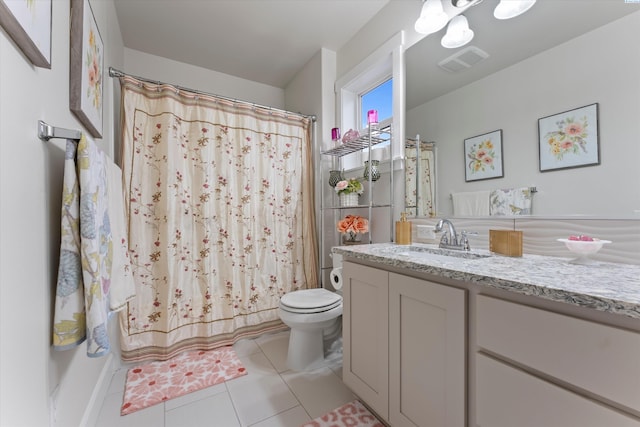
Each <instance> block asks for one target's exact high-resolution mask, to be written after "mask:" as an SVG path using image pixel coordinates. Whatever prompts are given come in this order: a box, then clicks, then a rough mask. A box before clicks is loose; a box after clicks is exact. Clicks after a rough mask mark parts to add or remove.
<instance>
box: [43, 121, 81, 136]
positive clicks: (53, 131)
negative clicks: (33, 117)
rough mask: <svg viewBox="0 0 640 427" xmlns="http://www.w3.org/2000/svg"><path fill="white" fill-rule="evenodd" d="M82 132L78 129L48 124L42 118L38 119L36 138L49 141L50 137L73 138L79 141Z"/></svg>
mask: <svg viewBox="0 0 640 427" xmlns="http://www.w3.org/2000/svg"><path fill="white" fill-rule="evenodd" d="M81 137H82V132H80V131H79V130H72V129H64V128H57V127H55V126H51V125H48V124H47V123H45V122H43V121H42V120H38V138H40V139H41V140H43V141H49V140H50V139H51V138H63V139H74V140H76V141H80V138H81Z"/></svg>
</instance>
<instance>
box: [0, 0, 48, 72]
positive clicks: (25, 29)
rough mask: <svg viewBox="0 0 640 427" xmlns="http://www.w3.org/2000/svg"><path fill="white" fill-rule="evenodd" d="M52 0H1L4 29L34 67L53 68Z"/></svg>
mask: <svg viewBox="0 0 640 427" xmlns="http://www.w3.org/2000/svg"><path fill="white" fill-rule="evenodd" d="M51 6H52V0H37V1H29V2H28V1H24V0H0V25H2V28H4V29H5V31H6V32H7V34H8V35H9V37H11V39H12V40H13V41H14V42H15V44H16V45H17V46H18V47H19V48H20V50H21V51H22V53H24V55H25V56H26V57H27V58H28V59H29V61H31V63H32V64H33V65H35V66H36V67H41V68H48V69H50V68H51Z"/></svg>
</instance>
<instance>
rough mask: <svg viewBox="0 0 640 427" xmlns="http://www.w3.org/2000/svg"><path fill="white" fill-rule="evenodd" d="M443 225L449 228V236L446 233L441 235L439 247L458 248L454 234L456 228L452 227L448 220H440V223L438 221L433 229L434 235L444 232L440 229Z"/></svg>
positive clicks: (456, 236) (456, 237)
mask: <svg viewBox="0 0 640 427" xmlns="http://www.w3.org/2000/svg"><path fill="white" fill-rule="evenodd" d="M445 225H446V226H448V227H449V234H448V235H447V233H446V232H445V233H444V234H443V235H442V237H441V238H440V247H441V248H445V247H447V248H448V247H449V246H458V235H457V234H456V228H455V227H454V226H453V223H452V222H451V221H449V220H448V219H441V220H440V221H438V223H437V224H436V227H435V228H434V231H435V232H436V233H439V232H441V231H444V230H443V229H442V228H443V227H444V226H445Z"/></svg>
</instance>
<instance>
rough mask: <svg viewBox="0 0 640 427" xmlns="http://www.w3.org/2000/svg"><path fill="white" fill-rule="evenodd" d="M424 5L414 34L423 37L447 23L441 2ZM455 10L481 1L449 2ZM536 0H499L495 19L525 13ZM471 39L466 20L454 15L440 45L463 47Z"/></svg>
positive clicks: (427, 2)
mask: <svg viewBox="0 0 640 427" xmlns="http://www.w3.org/2000/svg"><path fill="white" fill-rule="evenodd" d="M422 1H423V2H424V5H422V9H421V10H420V17H419V18H418V20H417V21H416V23H415V26H414V28H415V30H416V32H418V33H420V34H424V35H429V34H433V33H435V32H438V31H440V30H441V29H443V28H444V27H445V26H446V25H447V22H449V15H447V14H446V13H445V12H444V8H443V7H442V0H422ZM450 1H451V5H452V6H453V7H455V8H458V9H461V8H468V7H471V6H475V5H477V4H479V3H481V2H482V0H450ZM535 2H536V0H500V3H499V4H498V6H496V8H495V10H494V11H493V16H495V17H496V18H497V19H510V18H514V17H516V16H518V15H521V14H523V13H525V12H526V11H527V10H529V9H531V7H532V6H533V5H534V4H535ZM471 39H473V31H472V30H471V29H470V28H469V22H468V21H467V18H465V17H464V16H462V15H459V14H457V13H456V14H455V16H454V17H453V18H452V19H451V22H449V27H448V28H447V33H446V34H445V36H444V37H443V38H442V41H441V44H442V46H444V47H446V48H450V49H453V48H457V47H461V46H464V45H465V44H467V43H469V42H470V41H471Z"/></svg>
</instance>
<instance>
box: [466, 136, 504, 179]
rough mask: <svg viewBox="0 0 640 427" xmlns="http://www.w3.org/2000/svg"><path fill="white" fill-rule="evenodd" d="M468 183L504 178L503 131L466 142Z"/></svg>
mask: <svg viewBox="0 0 640 427" xmlns="http://www.w3.org/2000/svg"><path fill="white" fill-rule="evenodd" d="M464 162H465V168H464V179H465V181H466V182H469V181H479V180H482V179H492V178H502V177H503V176H504V171H503V166H502V129H498V130H494V131H493V132H489V133H485V134H482V135H478V136H474V137H472V138H467V139H465V140H464Z"/></svg>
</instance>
